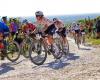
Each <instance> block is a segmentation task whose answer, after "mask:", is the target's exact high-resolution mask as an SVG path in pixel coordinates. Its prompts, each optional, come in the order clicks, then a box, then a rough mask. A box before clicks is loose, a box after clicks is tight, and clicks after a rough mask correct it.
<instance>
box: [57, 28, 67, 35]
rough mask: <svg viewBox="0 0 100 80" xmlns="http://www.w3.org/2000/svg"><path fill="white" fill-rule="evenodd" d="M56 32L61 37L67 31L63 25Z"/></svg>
mask: <svg viewBox="0 0 100 80" xmlns="http://www.w3.org/2000/svg"><path fill="white" fill-rule="evenodd" d="M57 33H58V34H59V35H60V36H62V37H66V33H67V31H66V28H65V27H64V28H60V29H59V30H58V31H57Z"/></svg>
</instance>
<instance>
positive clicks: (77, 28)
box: [72, 24, 80, 30]
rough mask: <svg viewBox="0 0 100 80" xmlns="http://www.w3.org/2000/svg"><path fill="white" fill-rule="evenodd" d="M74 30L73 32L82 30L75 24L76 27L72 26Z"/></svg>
mask: <svg viewBox="0 0 100 80" xmlns="http://www.w3.org/2000/svg"><path fill="white" fill-rule="evenodd" d="M72 29H73V30H79V29H80V26H79V25H77V24H75V25H72Z"/></svg>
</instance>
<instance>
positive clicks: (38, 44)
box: [29, 40, 47, 65]
mask: <svg viewBox="0 0 100 80" xmlns="http://www.w3.org/2000/svg"><path fill="white" fill-rule="evenodd" d="M33 42H34V43H32V44H31V47H30V50H29V57H30V60H31V62H32V63H34V64H36V65H42V64H43V63H44V62H45V60H46V58H47V51H46V47H45V44H44V43H43V41H42V40H34V41H33Z"/></svg>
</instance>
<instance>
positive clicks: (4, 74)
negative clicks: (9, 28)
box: [0, 39, 100, 80]
mask: <svg viewBox="0 0 100 80" xmlns="http://www.w3.org/2000/svg"><path fill="white" fill-rule="evenodd" d="M68 40H69V44H70V54H69V55H68V56H66V57H62V58H61V59H60V60H55V59H54V58H53V56H52V55H48V58H47V60H46V62H45V63H44V64H43V65H41V66H36V65H34V64H33V63H31V61H30V60H29V59H25V58H24V57H23V56H21V58H20V59H19V60H18V61H17V62H16V63H11V62H9V61H8V60H5V61H0V80H100V47H97V48H93V47H90V46H81V49H80V50H79V49H78V48H77V46H76V44H75V43H74V41H73V40H72V39H68Z"/></svg>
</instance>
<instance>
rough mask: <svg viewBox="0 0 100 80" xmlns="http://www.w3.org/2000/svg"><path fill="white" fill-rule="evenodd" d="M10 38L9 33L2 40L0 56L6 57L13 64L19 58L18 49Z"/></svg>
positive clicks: (16, 44)
mask: <svg viewBox="0 0 100 80" xmlns="http://www.w3.org/2000/svg"><path fill="white" fill-rule="evenodd" d="M10 38H11V33H9V36H8V37H7V38H4V39H3V40H2V44H3V47H2V48H0V56H1V57H6V58H7V59H8V60H10V61H11V62H15V61H17V60H18V58H19V56H20V47H19V45H18V43H17V42H16V41H14V40H13V39H10ZM4 43H5V44H4Z"/></svg>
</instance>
